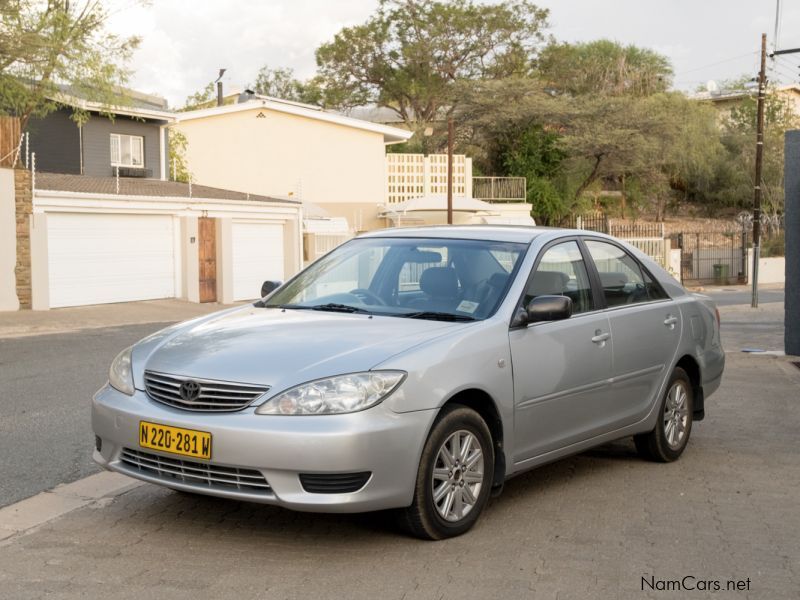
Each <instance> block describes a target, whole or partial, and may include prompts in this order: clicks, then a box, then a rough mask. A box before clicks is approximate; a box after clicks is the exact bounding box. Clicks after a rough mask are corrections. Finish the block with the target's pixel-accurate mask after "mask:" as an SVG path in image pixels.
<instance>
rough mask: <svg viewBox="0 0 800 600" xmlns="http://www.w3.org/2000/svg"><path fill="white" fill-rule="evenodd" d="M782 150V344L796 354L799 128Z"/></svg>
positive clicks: (799, 326)
mask: <svg viewBox="0 0 800 600" xmlns="http://www.w3.org/2000/svg"><path fill="white" fill-rule="evenodd" d="M785 144H786V145H785V154H784V169H783V172H784V184H783V189H784V193H785V204H784V211H785V218H786V227H785V231H786V291H785V304H784V307H785V311H786V313H785V318H784V332H785V333H784V345H785V347H786V354H791V355H794V356H800V130H795V131H787V132H786V142H785Z"/></svg>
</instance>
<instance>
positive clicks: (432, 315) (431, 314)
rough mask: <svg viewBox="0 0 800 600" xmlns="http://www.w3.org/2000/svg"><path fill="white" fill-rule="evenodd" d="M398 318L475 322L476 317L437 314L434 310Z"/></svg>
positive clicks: (444, 313)
mask: <svg viewBox="0 0 800 600" xmlns="http://www.w3.org/2000/svg"><path fill="white" fill-rule="evenodd" d="M397 316H398V317H405V318H406V319H431V320H433V321H475V317H470V316H468V315H454V314H453V313H446V312H436V311H433V310H424V311H420V312H413V313H408V314H405V315H397Z"/></svg>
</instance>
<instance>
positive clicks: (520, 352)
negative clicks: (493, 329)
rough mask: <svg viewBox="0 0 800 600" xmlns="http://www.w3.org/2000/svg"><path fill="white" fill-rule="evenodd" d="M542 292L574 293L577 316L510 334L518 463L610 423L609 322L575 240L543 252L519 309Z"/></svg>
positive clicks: (513, 331) (582, 438)
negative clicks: (590, 281) (607, 419)
mask: <svg viewBox="0 0 800 600" xmlns="http://www.w3.org/2000/svg"><path fill="white" fill-rule="evenodd" d="M542 295H558V296H569V297H570V298H572V304H573V315H572V316H571V317H570V318H569V319H565V320H563V321H552V322H545V323H533V324H530V325H528V326H527V327H521V328H516V329H512V330H511V331H510V332H509V341H510V345H511V357H512V362H513V368H514V404H515V415H514V440H515V445H516V447H515V448H514V461H515V462H517V463H519V462H522V461H525V460H528V459H531V458H535V457H537V456H541V455H543V454H546V453H547V452H550V451H552V450H556V449H558V448H562V447H565V446H569V445H570V444H573V443H576V442H579V441H581V440H584V439H586V438H588V437H591V436H592V435H596V434H597V433H598V432H599V431H602V430H603V428H604V427H605V426H606V425H607V421H606V414H605V413H606V412H607V410H608V402H609V400H610V398H609V396H610V378H611V367H612V364H611V356H612V348H611V343H612V342H611V339H610V328H609V322H608V317H607V316H606V314H605V312H602V311H599V310H597V306H596V305H595V298H594V297H593V294H592V288H591V285H590V283H589V276H588V272H587V268H586V264H585V262H584V259H583V256H582V254H581V251H580V248H579V247H578V243H577V242H576V241H574V240H573V241H567V242H561V243H558V244H556V245H554V246H550V247H549V248H547V249H545V250H544V251H543V254H542V257H541V259H540V260H539V262H538V264H537V266H536V267H535V271H534V273H533V276H532V277H531V278H530V280H529V282H528V288H527V290H526V293H525V296H524V298H523V300H522V301H521V303H520V304H521V306H526V305H527V303H528V302H530V301H531V300H532V299H533V298H535V297H536V296H542Z"/></svg>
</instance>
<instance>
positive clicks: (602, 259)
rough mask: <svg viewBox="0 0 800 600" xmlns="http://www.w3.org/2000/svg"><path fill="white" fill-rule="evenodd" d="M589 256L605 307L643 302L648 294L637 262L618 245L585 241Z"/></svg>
mask: <svg viewBox="0 0 800 600" xmlns="http://www.w3.org/2000/svg"><path fill="white" fill-rule="evenodd" d="M586 247H587V248H588V249H589V254H590V255H591V256H592V260H593V261H594V264H595V267H597V273H598V275H599V276H600V285H602V286H603V295H604V296H605V298H606V304H607V305H608V306H609V307H612V306H623V305H625V304H636V303H638V302H647V301H648V300H650V299H651V298H650V297H649V295H648V289H647V285H646V284H645V279H644V274H643V273H642V269H641V267H640V266H639V263H638V262H636V260H635V259H634V258H633V257H632V256H631V255H630V254H628V253H627V252H625V251H624V250H623V249H622V248H620V247H619V246H615V245H614V244H609V243H607V242H599V241H596V240H586Z"/></svg>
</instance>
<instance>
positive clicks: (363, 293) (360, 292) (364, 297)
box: [349, 288, 386, 306]
mask: <svg viewBox="0 0 800 600" xmlns="http://www.w3.org/2000/svg"><path fill="white" fill-rule="evenodd" d="M349 293H351V294H353V295H354V296H355V297H357V298H358V299H359V300H361V301H362V302H363V303H364V304H371V305H373V306H374V305H376V304H377V305H378V306H386V302H384V301H383V300H382V299H381V298H380V297H379V296H378V295H376V294H373V293H372V292H370V291H369V290H368V289H365V288H356V289H354V290H350V292H349ZM368 300H371V302H368Z"/></svg>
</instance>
